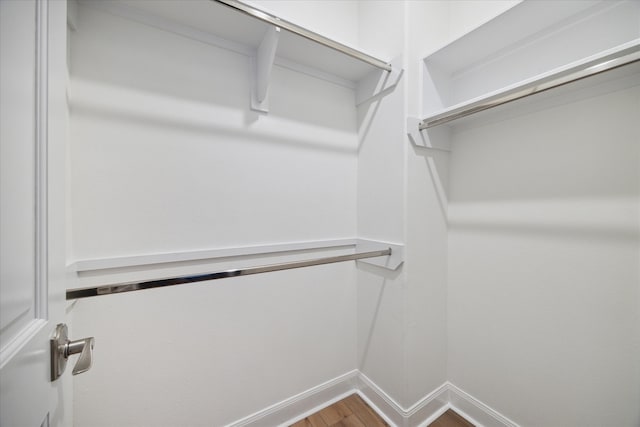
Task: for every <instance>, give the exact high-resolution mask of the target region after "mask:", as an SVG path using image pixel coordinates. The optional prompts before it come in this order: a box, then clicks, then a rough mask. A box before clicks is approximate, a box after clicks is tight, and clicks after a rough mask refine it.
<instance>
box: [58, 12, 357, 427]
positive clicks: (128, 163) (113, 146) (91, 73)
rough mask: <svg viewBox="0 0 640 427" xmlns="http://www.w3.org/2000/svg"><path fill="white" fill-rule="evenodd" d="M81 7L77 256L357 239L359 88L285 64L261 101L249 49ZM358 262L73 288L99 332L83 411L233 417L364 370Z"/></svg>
mask: <svg viewBox="0 0 640 427" xmlns="http://www.w3.org/2000/svg"><path fill="white" fill-rule="evenodd" d="M80 9H81V10H80V16H79V24H78V25H79V28H78V30H77V31H76V32H73V33H72V34H71V43H72V44H71V59H72V64H71V65H72V66H71V80H72V82H71V87H70V99H71V108H72V111H71V155H70V157H71V162H70V184H71V194H72V219H73V228H74V230H73V231H74V234H73V252H74V256H75V257H76V258H80V259H82V258H92V257H103V256H126V255H135V254H147V253H157V252H166V251H181V250H197V249H206V248H225V247H235V246H245V245H257V244H268V243H279V242H290V241H305V240H314V239H321V240H324V239H333V238H353V237H354V236H355V234H356V225H355V224H356V171H357V143H358V138H357V116H356V110H355V107H354V93H353V90H351V89H347V88H344V87H341V86H336V85H335V84H332V83H328V82H326V81H323V80H319V79H317V78H312V77H309V76H306V75H302V74H299V73H295V72H293V71H290V70H286V69H282V68H279V67H276V68H275V69H274V72H273V83H272V87H271V99H270V107H271V111H270V113H269V114H268V115H258V114H256V113H254V112H251V111H250V110H249V109H248V105H249V82H250V80H249V61H248V58H247V57H244V56H242V55H238V54H236V53H232V52H229V51H226V50H222V49H218V48H215V47H212V46H209V45H206V44H203V43H200V42H197V41H194V40H191V39H187V38H182V37H179V36H177V35H175V34H172V33H169V32H165V31H161V30H159V29H156V28H152V27H148V26H143V25H140V24H136V23H133V22H130V21H127V20H124V19H122V18H118V17H116V16H113V15H110V14H107V13H103V12H100V11H95V10H93V9H89V8H88V7H83V6H81V8H80ZM329 253H331V252H329ZM271 261H272V260H269V262H271ZM273 261H274V262H277V260H273ZM256 263H257V264H263V263H265V261H264V260H262V261H261V260H249V261H248V265H253V264H256ZM266 263H268V262H266ZM169 267H180V269H181V270H182V271H184V270H186V271H192V272H193V271H196V270H197V271H201V270H206V269H207V266H206V265H204V264H202V263H190V264H189V263H187V265H186V266H175V265H172V266H169ZM148 269H153V270H154V271H155V273H154V274H156V275H158V274H159V275H164V273H165V272H170V271H172V270H171V268H159V267H149V268H148ZM145 270H147V268H141V269H124V270H120V271H113V272H104V273H103V274H100V275H96V274H83V275H82V277H81V282H82V283H81V284H83V283H109V282H110V281H112V280H116V279H118V280H120V279H122V278H124V277H134V276H137V277H140V276H145V275H147V274H148V273H147V272H146V271H145ZM355 274H356V269H355V267H354V265H353V264H352V263H344V264H336V265H330V266H323V267H316V268H307V269H300V270H296V271H288V272H280V273H273V274H268V275H256V276H251V277H245V278H237V279H229V280H225V281H219V282H216V283H215V284H206V283H203V284H196V285H191V286H187V287H179V288H173V289H162V290H155V291H146V292H142V293H139V294H136V293H134V294H126V295H116V296H112V297H103V298H96V299H87V300H81V301H78V302H77V304H76V305H75V309H74V313H73V314H74V323H75V328H74V336H85V335H91V336H95V337H96V353H95V356H96V359H95V364H94V366H93V368H92V369H91V371H90V372H89V373H87V374H86V375H82V376H78V377H75V378H74V380H75V389H76V394H75V402H74V411H75V422H76V425H77V426H92V427H93V426H100V425H102V426H114V425H118V426H133V425H157V426H161V425H165V426H175V425H190V426H196V425H207V426H211V425H224V424H226V423H229V422H232V421H234V420H237V419H239V418H242V417H245V416H247V415H250V414H251V413H254V412H256V411H258V410H261V409H264V408H266V407H267V406H270V405H272V404H274V403H277V402H279V401H281V400H284V399H287V398H289V397H291V396H293V395H296V394H297V393H300V392H302V391H305V390H307V389H309V388H311V387H314V386H317V385H318V384H321V383H323V382H325V381H328V380H330V379H332V378H335V377H337V376H339V375H341V374H344V373H345V372H348V371H350V370H352V369H354V368H355V367H356V341H357V340H356V317H355V307H356V300H355V292H356V279H355Z"/></svg>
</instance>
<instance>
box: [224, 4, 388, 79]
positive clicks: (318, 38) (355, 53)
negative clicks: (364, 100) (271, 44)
mask: <svg viewBox="0 0 640 427" xmlns="http://www.w3.org/2000/svg"><path fill="white" fill-rule="evenodd" d="M213 1H217V2H218V3H222V4H224V5H226V6H229V7H231V8H233V9H235V10H239V11H240V12H243V13H246V14H247V15H249V16H251V17H253V18H256V19H259V20H261V21H263V22H266V23H268V24H272V25H275V26H276V27H280V28H284V29H285V30H287V31H290V32H292V33H294V34H298V35H299V36H302V37H304V38H307V39H309V40H311V41H314V42H316V43H319V44H321V45H324V46H327V47H329V48H331V49H334V50H337V51H338V52H342V53H344V54H345V55H349V56H350V57H352V58H355V59H358V60H360V61H362V62H366V63H367V64H369V65H373V66H374V67H376V68H380V69H382V70H385V71H391V64H389V63H387V62H385V61H382V60H380V59H378V58H375V57H373V56H371V55H367V54H366V53H364V52H360V51H359V50H356V49H353V48H351V47H349V46H345V45H343V44H342V43H338V42H337V41H335V40H331V39H329V38H327V37H324V36H322V35H320V34H318V33H314V32H313V31H311V30H307V29H306V28H304V27H301V26H299V25H296V24H294V23H292V22H289V21H287V20H285V19H281V18H278V17H277V16H274V15H271V14H270V13H267V12H264V11H262V10H260V9H256V8H255V7H252V6H249V5H247V4H244V3H242V2H240V1H237V0H213Z"/></svg>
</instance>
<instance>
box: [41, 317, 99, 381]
mask: <svg viewBox="0 0 640 427" xmlns="http://www.w3.org/2000/svg"><path fill="white" fill-rule="evenodd" d="M94 345H95V338H93V337H89V338H82V339H80V340H75V341H70V340H69V337H68V329H67V325H65V324H64V323H61V324H59V325H58V326H56V331H55V334H54V336H53V338H51V381H55V380H57V379H58V378H59V377H60V376H61V375H62V373H63V372H64V369H65V368H66V367H67V360H68V359H69V356H71V355H73V354H78V353H80V357H79V358H78V361H77V362H76V365H75V366H74V367H73V371H72V372H71V373H72V374H73V375H78V374H81V373H83V372H87V371H88V370H89V369H91V365H92V363H93V347H94Z"/></svg>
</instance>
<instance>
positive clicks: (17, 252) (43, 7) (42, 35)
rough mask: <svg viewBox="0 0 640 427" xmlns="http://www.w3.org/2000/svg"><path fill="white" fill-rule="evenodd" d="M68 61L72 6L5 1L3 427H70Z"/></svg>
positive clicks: (0, 286) (1, 53)
mask: <svg viewBox="0 0 640 427" xmlns="http://www.w3.org/2000/svg"><path fill="white" fill-rule="evenodd" d="M65 52H66V1H49V0H0V67H1V69H0V242H1V243H0V390H1V391H2V392H1V393H0V426H11V427H14V426H15V427H23V426H25V427H32V426H35V427H37V426H61V425H70V419H71V417H70V415H69V414H68V413H69V412H70V411H69V410H68V409H67V408H69V405H68V402H70V400H71V397H70V394H69V393H70V384H71V383H70V380H69V379H67V378H63V379H61V380H59V381H56V382H51V380H50V349H49V339H50V337H51V335H52V333H53V330H54V328H55V326H56V324H57V323H59V322H64V321H65V301H64V299H63V298H61V295H64V288H65V286H66V284H65V281H66V279H65V247H66V244H65V232H64V229H65V228H64V227H65V220H64V216H65V215H64V206H65V202H64V199H65V191H64V157H65V155H64V152H65V128H66V117H67V111H66V110H67V107H66V101H65V96H64V93H65V85H66V65H65V62H64V61H65ZM52 119H53V120H52ZM50 255H51V256H50ZM69 375H70V373H69Z"/></svg>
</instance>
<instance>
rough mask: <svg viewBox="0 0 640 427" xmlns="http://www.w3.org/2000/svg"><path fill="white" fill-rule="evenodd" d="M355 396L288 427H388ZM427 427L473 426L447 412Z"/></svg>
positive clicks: (451, 412)
mask: <svg viewBox="0 0 640 427" xmlns="http://www.w3.org/2000/svg"><path fill="white" fill-rule="evenodd" d="M388 425H389V424H387V423H386V422H385V421H384V420H383V419H382V418H381V417H380V415H378V414H377V413H376V412H375V411H374V410H373V409H371V407H369V405H367V404H366V403H365V401H364V400H362V399H361V398H360V396H358V395H357V394H352V395H351V396H349V397H347V398H344V399H342V400H340V401H338V402H336V403H334V404H333V405H331V406H327V407H326V408H324V409H322V410H320V411H318V412H316V413H315V414H312V415H309V416H308V417H307V418H305V419H303V420H300V421H298V422H297V423H295V424H292V425H291V426H290V427H385V426H388ZM429 427H474V426H473V424H471V423H470V422H468V421H467V420H465V419H464V418H462V417H461V416H460V415H458V414H456V413H455V412H453V411H452V410H448V411H447V412H445V413H444V414H442V415H441V416H440V417H439V418H438V419H437V420H435V421H434V422H433V423H431V424H429Z"/></svg>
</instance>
